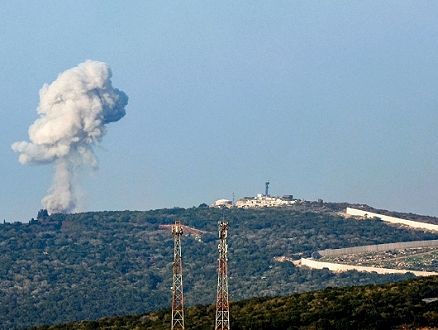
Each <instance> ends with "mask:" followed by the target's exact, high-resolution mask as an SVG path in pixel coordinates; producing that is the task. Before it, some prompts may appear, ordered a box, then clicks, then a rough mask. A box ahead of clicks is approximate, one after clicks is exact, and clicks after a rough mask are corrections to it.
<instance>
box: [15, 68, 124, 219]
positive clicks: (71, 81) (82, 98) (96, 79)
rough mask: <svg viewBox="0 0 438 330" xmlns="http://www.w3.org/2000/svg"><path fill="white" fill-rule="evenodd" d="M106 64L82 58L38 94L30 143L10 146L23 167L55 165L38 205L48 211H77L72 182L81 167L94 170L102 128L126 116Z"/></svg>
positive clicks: (75, 183) (16, 143) (77, 201)
mask: <svg viewBox="0 0 438 330" xmlns="http://www.w3.org/2000/svg"><path fill="white" fill-rule="evenodd" d="M110 78H111V70H110V68H109V66H108V65H107V64H106V63H103V62H96V61H90V60H87V61H85V62H84V63H81V64H79V65H78V66H77V67H75V68H72V69H69V70H67V71H65V72H63V73H61V74H60V75H59V76H58V78H57V79H56V80H55V81H54V82H53V83H52V84H51V85H48V84H44V86H43V87H42V88H41V90H40V104H39V106H38V108H37V112H38V114H39V115H40V117H39V118H38V119H37V120H36V121H35V122H34V123H33V124H32V125H31V126H30V127H29V138H30V141H31V142H26V141H21V142H15V143H13V144H12V149H13V150H14V151H16V152H19V153H20V156H19V161H20V163H22V164H27V163H33V164H48V163H54V178H53V183H52V186H51V187H50V189H49V191H48V195H47V196H46V197H44V198H43V199H42V201H41V203H42V205H43V206H44V208H46V209H47V210H48V211H49V213H58V212H61V213H68V212H76V211H78V206H79V204H78V203H79V197H78V187H77V180H76V178H77V177H78V175H79V172H80V169H81V168H82V167H83V166H88V167H90V168H92V169H97V166H98V163H97V159H96V157H95V155H94V152H93V149H92V147H93V146H98V145H99V143H100V141H101V139H102V137H103V136H104V135H105V134H106V132H107V124H108V123H110V122H115V121H118V120H119V119H120V118H122V117H123V116H124V115H125V114H126V112H125V106H126V104H127V103H128V96H127V95H126V94H125V93H123V92H122V91H120V90H118V89H116V88H113V87H112V85H111V80H110Z"/></svg>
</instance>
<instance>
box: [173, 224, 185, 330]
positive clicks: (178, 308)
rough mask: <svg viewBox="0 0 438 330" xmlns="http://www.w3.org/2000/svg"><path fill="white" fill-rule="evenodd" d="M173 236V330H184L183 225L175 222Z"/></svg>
mask: <svg viewBox="0 0 438 330" xmlns="http://www.w3.org/2000/svg"><path fill="white" fill-rule="evenodd" d="M172 234H173V242H174V249H173V278H172V328H171V330H184V295H183V279H182V260H181V236H182V234H183V229H182V226H181V223H180V222H179V221H176V220H175V224H174V225H173V226H172Z"/></svg>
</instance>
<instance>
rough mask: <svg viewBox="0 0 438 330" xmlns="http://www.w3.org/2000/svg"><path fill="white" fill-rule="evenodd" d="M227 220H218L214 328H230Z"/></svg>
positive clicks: (225, 329) (221, 329) (226, 329)
mask: <svg viewBox="0 0 438 330" xmlns="http://www.w3.org/2000/svg"><path fill="white" fill-rule="evenodd" d="M227 235H228V222H225V221H220V222H219V238H220V243H219V246H218V250H219V259H218V260H219V267H218V276H217V299H216V326H215V330H229V329H230V305H229V301H228V245H227Z"/></svg>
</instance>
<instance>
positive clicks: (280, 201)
mask: <svg viewBox="0 0 438 330" xmlns="http://www.w3.org/2000/svg"><path fill="white" fill-rule="evenodd" d="M296 202H297V201H296V200H294V199H293V196H292V195H285V196H282V197H279V196H267V195H262V194H258V195H257V196H256V197H244V198H242V199H239V200H238V201H237V202H236V205H235V206H236V207H243V208H252V207H279V206H287V205H292V204H295V203H296Z"/></svg>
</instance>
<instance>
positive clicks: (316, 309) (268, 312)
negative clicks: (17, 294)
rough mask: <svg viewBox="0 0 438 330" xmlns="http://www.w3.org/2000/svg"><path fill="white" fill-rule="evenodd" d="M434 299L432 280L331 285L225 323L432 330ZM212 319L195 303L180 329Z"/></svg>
mask: <svg viewBox="0 0 438 330" xmlns="http://www.w3.org/2000/svg"><path fill="white" fill-rule="evenodd" d="M437 297H438V277H427V278H424V277H423V278H417V279H411V280H406V281H401V282H397V283H389V284H385V285H368V286H359V287H358V286H356V287H349V288H332V287H331V288H326V289H324V290H319V291H314V292H309V293H303V294H295V295H291V296H288V297H262V298H253V299H250V300H243V301H238V302H234V303H232V304H231V306H230V314H231V320H230V325H231V328H232V329H235V330H260V329H269V330H285V329H291V330H292V329H297V330H298V329H300V330H304V329H324V330H331V329H333V330H335V329H342V330H345V329H357V330H365V329H367V330H380V329H394V330H396V329H399V330H402V329H404V330H407V329H422V330H426V329H438V328H437V327H438V301H433V302H426V301H424V300H423V299H425V298H426V299H427V298H437ZM437 299H438V298H437ZM214 317H215V306H214V305H196V306H194V307H191V308H188V309H187V310H186V312H185V321H186V322H185V326H186V328H187V329H192V330H206V329H212V328H213V326H214ZM170 324H171V311H170V310H169V309H165V310H160V311H157V312H150V313H147V314H144V315H131V316H117V317H110V318H105V319H100V320H97V321H85V322H77V323H67V324H62V325H56V326H51V327H48V326H47V327H39V328H36V327H35V328H32V330H67V329H68V330H82V329H101V330H103V329H120V330H122V329H136V330H143V329H144V330H146V329H148V330H164V329H169V326H170Z"/></svg>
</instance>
